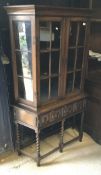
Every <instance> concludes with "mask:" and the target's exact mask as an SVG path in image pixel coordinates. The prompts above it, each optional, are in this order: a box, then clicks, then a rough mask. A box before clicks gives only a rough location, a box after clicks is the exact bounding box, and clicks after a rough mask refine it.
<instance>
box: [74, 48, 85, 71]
mask: <svg viewBox="0 0 101 175" xmlns="http://www.w3.org/2000/svg"><path fill="white" fill-rule="evenodd" d="M83 52H84V48H78V50H77V62H76V68H77V69H81V68H82V62H83Z"/></svg>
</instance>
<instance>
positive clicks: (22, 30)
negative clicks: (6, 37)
mask: <svg viewBox="0 0 101 175" xmlns="http://www.w3.org/2000/svg"><path fill="white" fill-rule="evenodd" d="M14 27H15V45H16V49H19V50H31V22H30V21H15V22H14Z"/></svg>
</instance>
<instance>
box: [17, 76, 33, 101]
mask: <svg viewBox="0 0 101 175" xmlns="http://www.w3.org/2000/svg"><path fill="white" fill-rule="evenodd" d="M18 95H19V97H20V98H24V99H26V100H29V101H33V89H32V80H31V79H28V78H24V77H18Z"/></svg>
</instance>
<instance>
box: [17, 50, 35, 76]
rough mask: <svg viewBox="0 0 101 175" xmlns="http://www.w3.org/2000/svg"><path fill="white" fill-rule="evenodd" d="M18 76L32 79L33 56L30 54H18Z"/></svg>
mask: <svg viewBox="0 0 101 175" xmlns="http://www.w3.org/2000/svg"><path fill="white" fill-rule="evenodd" d="M16 63H17V74H18V75H20V76H24V77H29V78H31V77H32V54H31V53H30V52H19V51H17V52H16Z"/></svg>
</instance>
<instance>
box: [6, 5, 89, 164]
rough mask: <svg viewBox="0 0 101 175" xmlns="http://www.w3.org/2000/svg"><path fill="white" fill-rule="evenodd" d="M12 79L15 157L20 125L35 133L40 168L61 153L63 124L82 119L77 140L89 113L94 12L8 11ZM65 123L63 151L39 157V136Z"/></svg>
mask: <svg viewBox="0 0 101 175" xmlns="http://www.w3.org/2000/svg"><path fill="white" fill-rule="evenodd" d="M5 9H6V10H7V13H8V15H9V21H10V33H11V46H12V65H13V77H14V94H15V103H14V105H13V108H14V116H15V123H16V128H17V151H18V153H23V150H21V149H20V135H19V125H23V126H26V127H28V128H31V129H33V130H34V131H35V133H36V145H37V151H36V153H37V165H40V160H41V159H42V158H44V157H45V156H47V155H49V154H50V153H52V152H54V151H56V150H58V149H59V150H60V151H61V152H62V150H63V146H65V145H66V143H64V142H63V132H64V122H65V120H66V119H68V118H70V117H72V116H73V115H76V114H79V113H81V123H80V132H79V136H78V137H77V138H74V139H73V140H75V139H79V140H82V135H83V131H82V126H83V118H84V111H85V107H86V94H85V93H84V81H85V76H86V62H87V54H88V44H87V40H88V34H89V17H90V14H91V12H90V10H87V9H68V8H65V7H62V8H61V7H49V6H34V5H27V6H7V7H5ZM58 122H61V129H60V130H61V131H60V133H61V134H60V141H59V146H58V147H57V148H55V149H54V150H52V151H51V152H49V153H48V154H46V155H43V156H41V155H40V137H39V133H40V132H41V130H42V129H43V128H46V127H48V126H51V125H53V124H55V123H58Z"/></svg>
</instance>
